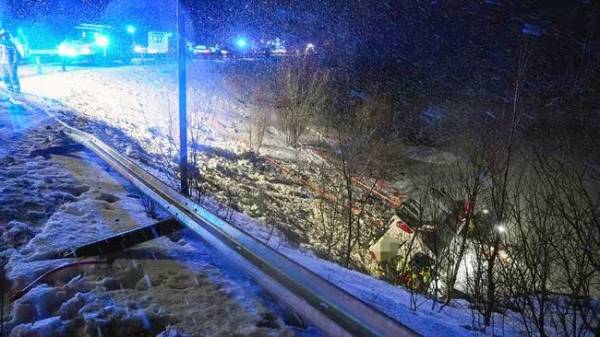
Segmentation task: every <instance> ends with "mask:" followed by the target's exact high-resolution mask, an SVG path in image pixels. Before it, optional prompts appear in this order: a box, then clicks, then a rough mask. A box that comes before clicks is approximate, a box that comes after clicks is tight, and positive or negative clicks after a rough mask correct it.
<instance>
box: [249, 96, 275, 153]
mask: <svg viewBox="0 0 600 337" xmlns="http://www.w3.org/2000/svg"><path fill="white" fill-rule="evenodd" d="M271 109H272V104H271V99H270V98H269V92H268V88H267V87H266V86H260V87H259V88H258V89H257V90H256V92H255V93H254V98H253V104H252V105H251V106H250V109H249V110H250V120H249V123H248V127H247V128H248V129H247V130H248V141H249V143H250V146H252V150H253V151H255V152H257V153H258V152H259V151H260V148H261V147H262V145H263V142H264V139H265V133H266V131H267V128H268V127H269V112H270V110H271Z"/></svg>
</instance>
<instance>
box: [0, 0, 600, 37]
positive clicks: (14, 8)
mask: <svg viewBox="0 0 600 337" xmlns="http://www.w3.org/2000/svg"><path fill="white" fill-rule="evenodd" d="M590 1H597V0H573V1H549V0H494V1H491V0H487V1H485V0H462V1H455V0H453V1H450V0H445V1H444V0H437V1H417V0H402V1H399V0H379V1H372V0H352V1H348V0H228V1H223V0H184V3H185V4H186V5H187V7H188V8H189V12H190V14H191V17H192V18H193V21H194V27H195V37H196V38H197V40H199V41H203V42H223V41H224V40H226V39H227V38H231V37H232V36H235V35H242V34H243V35H248V36H249V37H251V38H256V39H258V38H274V37H277V36H278V37H282V38H284V39H286V40H289V41H294V40H296V41H304V42H306V41H312V42H317V43H318V42H321V43H323V42H324V41H333V42H331V43H333V44H338V45H340V46H344V48H361V46H365V45H369V44H372V45H373V46H376V48H380V47H381V46H385V48H390V49H397V48H400V47H401V46H402V45H407V43H408V44H410V41H411V40H413V41H418V40H419V39H423V40H426V39H432V38H434V37H435V36H436V35H441V38H442V39H443V38H445V37H446V36H445V35H447V34H448V36H449V37H451V34H456V35H457V37H456V38H458V37H460V35H461V34H463V32H465V31H466V32H467V33H468V34H470V33H473V32H471V31H468V30H469V29H470V27H471V26H473V22H472V21H473V20H474V19H480V18H482V20H483V21H482V22H483V24H482V27H483V29H484V30H486V29H488V28H487V26H491V25H490V23H491V24H497V26H496V27H497V28H495V29H499V31H498V33H503V32H504V31H505V30H506V29H508V28H509V26H510V29H513V30H515V31H517V32H518V31H519V29H520V26H519V25H522V22H523V21H532V22H534V23H540V24H541V25H543V26H547V27H549V26H550V25H558V26H560V27H561V28H563V29H564V28H567V30H571V31H575V32H576V31H581V30H584V29H583V28H585V27H582V26H581V23H582V22H586V20H582V18H583V17H585V15H586V11H587V10H588V9H589V7H591V6H590V5H587V4H586V3H589V2H590ZM2 2H4V3H5V7H8V10H7V12H8V13H5V15H4V16H5V18H4V20H5V21H7V22H10V21H11V19H12V21H13V22H14V25H16V24H22V23H23V22H27V21H29V22H43V23H46V24H48V25H50V26H52V27H54V28H56V27H58V28H59V29H58V30H59V31H65V30H68V29H70V28H71V27H73V26H74V25H75V24H77V23H81V22H94V21H96V22H101V21H106V16H104V13H105V12H106V11H107V8H108V9H109V11H110V12H112V13H115V12H117V13H121V14H122V13H126V15H120V18H119V19H118V20H117V22H119V23H120V22H123V21H130V20H131V21H136V18H137V21H139V22H142V23H141V25H143V22H152V24H155V21H156V20H159V18H161V17H162V21H163V23H162V24H163V25H165V26H169V27H160V28H159V29H165V28H168V29H170V28H173V29H174V27H175V16H174V6H175V0H151V1H140V0H112V1H111V0H0V8H2V6H1V5H2ZM494 3H495V4H494ZM153 7H154V8H153ZM125 16H131V18H126V17H125ZM490 20H491V22H490ZM152 24H150V23H148V25H152ZM547 27H544V28H545V29H548V28H547ZM147 28H148V29H157V28H155V27H147ZM473 29H477V28H475V26H474V28H473ZM55 30H56V29H55ZM477 34H478V33H477V32H475V33H473V35H474V37H476V35H477Z"/></svg>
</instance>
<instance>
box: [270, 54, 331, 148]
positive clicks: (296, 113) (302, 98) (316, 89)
mask: <svg viewBox="0 0 600 337" xmlns="http://www.w3.org/2000/svg"><path fill="white" fill-rule="evenodd" d="M328 78H329V74H328V73H327V72H326V71H324V70H322V69H320V68H319V67H318V66H317V65H316V64H315V63H314V62H311V61H310V59H307V58H302V59H298V60H293V61H289V62H284V63H283V64H282V65H281V66H280V68H279V69H278V76H277V89H278V95H279V101H278V103H277V107H278V109H277V110H278V115H277V116H278V122H279V126H280V128H281V130H282V131H283V132H284V133H285V135H286V141H287V143H288V145H290V146H293V147H298V145H299V140H300V137H301V136H302V135H303V134H304V133H305V132H306V129H307V127H308V126H309V124H310V122H311V121H312V119H313V117H314V116H315V115H316V114H318V113H322V112H323V111H322V110H323V109H324V107H325V103H326V102H327V99H328V97H329V93H328V92H327V85H328Z"/></svg>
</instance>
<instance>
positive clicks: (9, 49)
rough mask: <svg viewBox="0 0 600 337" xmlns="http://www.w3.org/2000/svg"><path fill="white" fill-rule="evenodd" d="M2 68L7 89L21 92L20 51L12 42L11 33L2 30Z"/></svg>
mask: <svg viewBox="0 0 600 337" xmlns="http://www.w3.org/2000/svg"><path fill="white" fill-rule="evenodd" d="M0 67H2V78H3V80H4V83H5V84H6V88H7V89H8V90H10V91H12V92H17V93H18V92H20V91H21V84H20V83H19V73H18V67H19V51H18V50H17V46H16V45H15V44H14V43H13V42H12V41H11V39H10V33H9V32H8V31H7V30H5V29H1V28H0Z"/></svg>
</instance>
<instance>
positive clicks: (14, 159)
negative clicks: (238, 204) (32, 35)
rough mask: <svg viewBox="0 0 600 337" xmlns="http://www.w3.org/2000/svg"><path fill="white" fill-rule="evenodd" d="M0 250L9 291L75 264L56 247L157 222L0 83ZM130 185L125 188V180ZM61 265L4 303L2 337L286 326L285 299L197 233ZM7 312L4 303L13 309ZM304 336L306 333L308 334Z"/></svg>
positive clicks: (282, 332) (263, 331)
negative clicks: (214, 251) (236, 268)
mask: <svg viewBox="0 0 600 337" xmlns="http://www.w3.org/2000/svg"><path fill="white" fill-rule="evenodd" d="M0 141H1V142H2V143H1V144H0V149H2V151H0V234H1V237H2V242H1V246H0V257H1V258H2V260H3V261H5V262H6V265H5V268H4V269H5V276H6V279H7V284H6V286H7V288H4V287H3V289H6V290H8V291H9V292H10V293H14V292H16V291H18V290H21V289H23V288H24V287H25V286H26V285H28V284H30V282H32V281H33V280H34V279H36V278H37V277H39V276H41V275H42V274H44V273H45V272H47V271H49V270H50V269H52V268H54V267H57V266H60V265H64V264H65V263H70V262H73V260H68V259H52V258H51V255H52V252H53V251H55V250H59V249H61V250H62V249H65V248H70V247H75V246H78V245H81V244H84V243H89V242H92V241H95V240H98V239H100V238H102V237H105V236H108V235H112V234H115V233H118V232H122V231H125V230H128V229H131V228H135V227H138V226H142V225H148V224H151V223H152V222H154V221H156V220H153V219H150V218H148V217H147V216H146V213H145V211H144V208H143V206H142V203H141V202H140V195H139V193H138V192H137V191H135V190H133V189H130V188H127V187H126V186H128V185H127V184H126V183H125V182H124V181H123V180H122V179H121V178H120V177H118V176H116V175H114V174H112V173H110V170H108V169H107V167H106V165H105V164H104V163H103V162H101V161H100V160H99V159H98V158H96V157H95V156H93V155H92V154H90V153H89V152H86V151H83V150H82V149H81V148H80V147H78V146H77V144H73V143H72V142H70V141H69V140H68V139H67V138H66V137H65V136H64V134H62V133H61V131H60V127H59V126H58V125H57V124H56V123H55V122H54V121H52V120H50V119H49V118H48V116H46V115H45V114H43V113H40V112H35V111H32V110H29V109H26V108H24V107H23V106H21V105H20V104H16V103H15V102H14V101H11V100H9V99H8V98H7V97H6V96H5V95H4V94H2V92H0ZM124 186H125V187H124ZM93 261H94V263H93V264H90V265H85V266H83V265H80V266H73V267H72V268H68V269H65V270H63V271H61V272H58V273H54V274H52V275H50V276H49V277H47V278H45V279H43V280H42V281H41V282H39V284H37V285H36V286H34V287H33V288H32V289H31V290H29V291H28V292H26V293H25V294H24V296H22V297H21V298H19V299H17V300H15V301H14V303H11V305H10V306H9V305H6V304H7V303H6V302H5V305H6V307H5V308H6V309H10V311H8V312H9V314H7V315H6V316H5V317H4V322H3V323H4V324H3V329H4V335H5V336H10V337H24V336H27V337H54V336H57V337H58V336H60V337H63V336H64V337H67V336H85V337H98V336H105V337H106V336H148V337H154V336H163V337H166V336H171V337H174V336H204V335H211V336H233V335H254V336H290V335H293V334H294V332H293V330H292V328H290V327H288V326H286V323H285V322H284V320H283V318H282V317H281V315H279V313H280V311H279V310H280V309H278V308H276V307H273V306H272V303H270V302H266V301H265V300H264V299H263V298H262V296H261V294H260V290H259V289H258V288H256V286H254V285H253V284H252V283H251V282H249V281H248V280H247V279H245V278H243V277H241V276H238V275H237V274H236V273H235V272H233V271H230V270H228V268H230V267H229V266H228V265H227V264H226V263H225V262H223V261H222V260H221V259H219V258H215V257H213V256H211V254H210V252H209V251H207V250H206V248H205V247H204V245H203V244H202V243H201V242H200V241H198V240H197V239H196V240H195V241H188V240H185V239H179V240H177V241H176V242H174V241H171V240H170V239H168V238H160V239H157V240H154V241H152V242H148V243H146V244H143V245H140V246H138V247H135V248H134V249H130V250H128V251H127V252H125V253H122V254H118V255H116V256H115V257H114V260H113V261H110V263H106V261H104V260H93ZM6 312H7V311H5V313H6ZM306 334H310V331H309V332H306Z"/></svg>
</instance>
